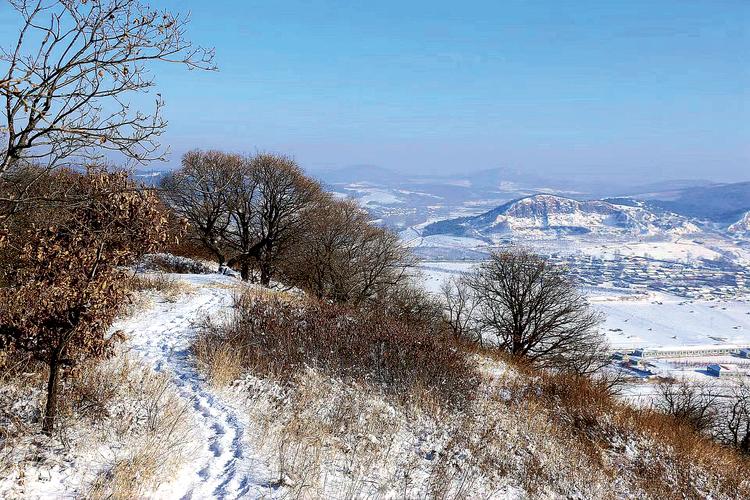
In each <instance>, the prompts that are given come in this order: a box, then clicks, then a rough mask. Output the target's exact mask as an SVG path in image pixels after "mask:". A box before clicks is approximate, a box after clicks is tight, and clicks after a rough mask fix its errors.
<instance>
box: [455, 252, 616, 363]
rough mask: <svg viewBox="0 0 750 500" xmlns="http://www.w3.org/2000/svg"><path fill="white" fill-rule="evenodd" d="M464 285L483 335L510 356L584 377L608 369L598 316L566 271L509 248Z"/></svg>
mask: <svg viewBox="0 0 750 500" xmlns="http://www.w3.org/2000/svg"><path fill="white" fill-rule="evenodd" d="M467 283H468V286H469V287H470V288H471V290H472V293H473V299H474V300H475V301H476V310H475V314H476V319H477V323H478V325H479V327H480V329H481V331H482V333H483V335H485V336H486V335H492V336H494V337H495V338H496V341H497V344H498V345H499V347H500V348H502V349H504V350H506V351H508V352H509V353H510V354H512V355H514V356H522V357H525V358H527V359H529V360H531V361H533V362H535V363H538V364H540V365H543V366H549V367H559V368H564V369H569V370H573V371H575V372H577V373H584V374H585V373H591V372H593V371H596V370H597V369H599V368H601V367H603V366H604V365H605V364H607V359H606V358H607V356H606V342H605V339H604V336H603V335H602V334H601V333H600V332H599V329H598V326H599V324H600V323H601V321H602V316H601V315H600V314H599V313H597V312H594V311H592V310H591V309H590V308H589V305H588V302H587V301H586V299H585V297H584V296H583V295H581V294H580V293H579V292H578V290H577V289H576V285H575V283H574V282H573V280H572V279H571V277H570V275H569V274H568V273H567V271H566V270H565V269H564V268H562V267H560V266H557V265H554V264H552V263H550V262H548V261H547V260H546V259H544V258H542V257H540V256H538V255H535V254H533V253H531V252H529V251H527V250H524V249H510V250H505V251H502V252H497V253H493V254H492V255H491V256H490V259H489V260H488V261H487V262H485V263H483V264H482V265H480V267H479V269H478V270H477V271H476V272H475V273H473V274H472V275H470V276H469V277H468V281H467Z"/></svg>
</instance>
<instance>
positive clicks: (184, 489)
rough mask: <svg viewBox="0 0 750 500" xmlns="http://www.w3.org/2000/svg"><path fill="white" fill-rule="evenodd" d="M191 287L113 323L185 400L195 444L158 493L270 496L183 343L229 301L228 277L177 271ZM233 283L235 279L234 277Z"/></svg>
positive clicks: (231, 415) (237, 425)
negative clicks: (198, 324)
mask: <svg viewBox="0 0 750 500" xmlns="http://www.w3.org/2000/svg"><path fill="white" fill-rule="evenodd" d="M178 279H181V280H184V281H186V282H188V283H189V284H190V285H191V286H192V287H193V290H191V292H190V293H189V294H186V295H183V296H180V297H179V298H178V300H177V301H175V302H166V301H158V302H157V303H156V304H154V306H153V307H151V308H149V309H148V310H146V311H144V312H142V313H138V314H136V315H135V316H134V317H131V318H129V319H128V320H126V321H123V322H121V323H119V324H117V325H115V328H118V329H121V330H122V331H123V332H124V333H125V334H126V335H127V337H128V338H129V343H130V345H131V346H132V349H133V350H134V351H135V352H136V353H138V354H139V355H140V356H141V357H143V358H144V359H145V360H146V361H147V362H149V363H150V364H151V365H152V366H153V367H154V369H156V370H157V371H165V372H171V373H172V374H173V375H174V381H175V384H176V385H177V386H178V388H179V393H180V395H181V396H182V397H183V398H185V400H186V402H188V403H189V404H190V408H191V409H192V411H193V412H194V419H195V422H196V429H195V438H196V441H197V442H198V443H199V447H198V450H197V452H196V453H195V455H194V457H192V460H191V461H190V463H189V464H187V465H186V467H184V468H183V471H182V472H181V474H180V476H179V477H178V479H177V480H175V481H173V482H172V483H170V484H166V485H164V487H163V488H161V489H160V490H159V491H157V496H158V497H159V498H180V499H189V498H195V499H203V498H226V499H231V498H258V497H264V498H267V497H273V496H274V489H273V487H272V486H271V484H272V482H271V479H270V474H269V472H268V471H267V469H266V468H265V466H264V465H263V463H262V462H260V461H259V460H257V459H256V458H255V457H253V456H252V454H250V453H248V451H247V450H246V449H245V448H244V446H243V433H244V432H245V430H244V426H243V424H242V417H241V415H240V413H239V412H238V411H236V410H235V409H234V408H232V407H231V406H230V405H229V404H228V403H226V402H225V401H222V400H221V398H220V397H219V396H217V395H216V394H215V393H213V392H212V391H211V389H210V387H209V386H208V385H207V384H206V383H205V381H204V380H203V379H202V377H201V376H200V375H199V374H198V372H197V371H196V367H195V364H194V362H193V360H192V358H191V355H190V352H189V348H190V343H191V340H192V339H193V337H194V335H195V332H196V328H195V324H196V322H197V321H199V320H201V319H202V318H204V317H206V316H211V317H214V318H215V317H217V316H221V315H223V314H226V312H227V311H228V310H229V307H230V306H231V302H232V283H233V282H234V281H233V280H232V279H231V278H228V277H224V276H221V275H182V276H179V277H178ZM234 283H236V282H234Z"/></svg>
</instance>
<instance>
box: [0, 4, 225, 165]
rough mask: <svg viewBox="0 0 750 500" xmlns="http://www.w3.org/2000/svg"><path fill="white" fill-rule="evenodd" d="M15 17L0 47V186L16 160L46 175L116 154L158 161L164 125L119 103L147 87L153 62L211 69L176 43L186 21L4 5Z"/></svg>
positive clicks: (89, 8) (146, 10)
mask: <svg viewBox="0 0 750 500" xmlns="http://www.w3.org/2000/svg"><path fill="white" fill-rule="evenodd" d="M10 4H11V6H12V7H13V8H14V9H15V11H16V12H17V13H18V14H19V15H20V17H21V27H20V30H19V33H18V37H17V39H16V40H15V42H14V43H13V44H12V45H11V46H9V47H4V48H2V51H0V61H2V62H3V63H4V66H5V69H4V71H3V73H2V74H0V96H2V98H3V100H4V101H5V103H4V106H3V111H4V118H3V119H4V123H3V122H0V136H4V141H3V142H4V143H5V144H4V146H3V147H0V179H2V177H3V176H4V175H5V174H6V173H7V172H8V171H9V170H10V169H11V168H12V167H13V166H15V165H17V164H18V162H19V161H22V160H25V161H28V162H36V163H39V164H40V165H43V166H45V167H46V168H52V167H55V166H59V165H64V164H73V163H75V162H79V163H80V161H81V158H86V159H92V158H93V159H97V158H101V155H102V154H103V153H104V152H107V151H110V152H117V153H119V154H121V155H122V156H124V157H125V158H126V159H129V160H133V161H135V162H138V163H143V162H147V161H150V160H153V159H158V158H162V156H163V151H162V149H161V147H160V146H159V143H158V137H159V136H160V135H161V133H162V132H163V130H164V128H165V126H166V122H165V120H164V119H163V118H162V116H161V110H162V107H163V105H164V103H163V101H162V99H161V96H160V95H159V94H156V104H155V108H154V110H153V111H152V112H151V113H143V112H141V111H139V110H136V109H133V108H131V105H130V104H129V102H128V101H127V98H128V96H130V95H132V94H134V93H143V92H147V91H149V90H150V89H151V88H152V87H154V80H153V77H152V75H151V73H150V72H149V69H148V67H149V65H150V63H152V62H154V61H165V62H172V63H179V64H182V65H184V66H187V67H188V68H190V69H192V68H201V69H214V65H213V52H212V51H211V50H206V49H202V48H199V47H194V46H193V45H192V44H191V42H190V41H188V40H187V39H186V37H185V28H186V26H187V23H188V19H187V18H186V17H184V16H180V15H175V14H172V13H170V12H167V11H157V10H154V9H151V8H150V7H149V6H148V5H146V4H144V3H141V2H140V1H138V0H90V1H76V0H10Z"/></svg>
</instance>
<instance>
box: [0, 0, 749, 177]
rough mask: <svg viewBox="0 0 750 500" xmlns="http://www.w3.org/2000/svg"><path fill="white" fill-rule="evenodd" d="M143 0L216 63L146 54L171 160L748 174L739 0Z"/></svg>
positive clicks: (745, 43)
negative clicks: (260, 154) (201, 152)
mask: <svg viewBox="0 0 750 500" xmlns="http://www.w3.org/2000/svg"><path fill="white" fill-rule="evenodd" d="M153 3H154V5H157V6H162V7H168V8H170V9H172V10H181V11H190V12H191V13H192V24H191V26H190V31H189V33H190V36H191V38H192V39H193V40H194V41H195V42H197V43H200V44H203V45H209V46H214V47H215V48H216V53H217V63H218V65H219V68H220V70H219V71H218V72H217V73H199V72H186V71H183V70H181V69H178V68H176V67H166V66H161V67H158V68H157V70H156V71H157V81H158V84H159V91H160V92H161V93H162V94H163V96H164V97H165V99H166V101H167V111H166V115H167V118H168V119H169V120H170V128H169V131H168V133H167V134H166V135H165V137H164V141H165V143H168V144H170V145H171V148H172V150H173V152H174V155H173V159H172V162H173V163H175V164H176V163H177V161H178V160H179V155H180V154H181V153H183V152H184V151H186V150H188V149H191V148H195V147H200V148H220V149H226V150H232V151H246V152H250V151H253V150H256V149H262V150H271V151H282V152H287V153H289V154H292V155H293V156H295V157H296V158H297V159H298V160H299V162H300V163H301V164H303V165H304V166H305V167H306V168H308V169H310V170H318V169H322V168H335V167H343V166H347V165H353V164H374V165H379V166H382V167H387V168H392V169H395V170H398V171H403V172H419V173H429V172H440V173H444V172H462V171H463V172H465V171H467V170H474V169H481V168H494V167H511V168H514V169H522V170H523V169H528V170H529V171H534V172H540V173H545V174H550V175H586V176H589V175H598V176H602V177H605V176H612V178H613V180H615V179H623V180H651V179H653V180H658V179H664V178H708V179H713V180H727V181H729V180H750V168H748V165H749V164H750V162H749V161H748V160H750V106H749V105H748V97H749V88H750V64H749V63H750V61H749V60H748V59H750V56H749V55H748V54H750V2H748V1H747V0H736V1H730V0H674V1H673V0H649V1H640V0H618V1H615V0H597V1H585V0H575V1H565V0H548V1H521V0H507V1H506V0H495V1H480V2H477V1H465V2H457V1H451V2H447V1H437V0H432V1H421V0H420V1H406V2H405V1H401V2H396V1H390V0H381V1H377V2H373V1H367V2H365V1H336V2H334V1H265V2H259V1H222V0H214V1H212V2H205V1H193V0H188V1H179V2H178V1H171V2H168V1H160V2H153ZM3 9H4V10H3V11H2V12H3V16H5V17H7V14H8V11H9V9H8V8H7V6H6V7H4V8H3ZM0 19H2V17H0ZM2 26H7V20H6V22H3V24H0V28H2Z"/></svg>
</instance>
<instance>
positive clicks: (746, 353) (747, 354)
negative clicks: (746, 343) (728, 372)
mask: <svg viewBox="0 0 750 500" xmlns="http://www.w3.org/2000/svg"><path fill="white" fill-rule="evenodd" d="M740 356H742V357H743V358H750V348H747V349H740Z"/></svg>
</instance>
